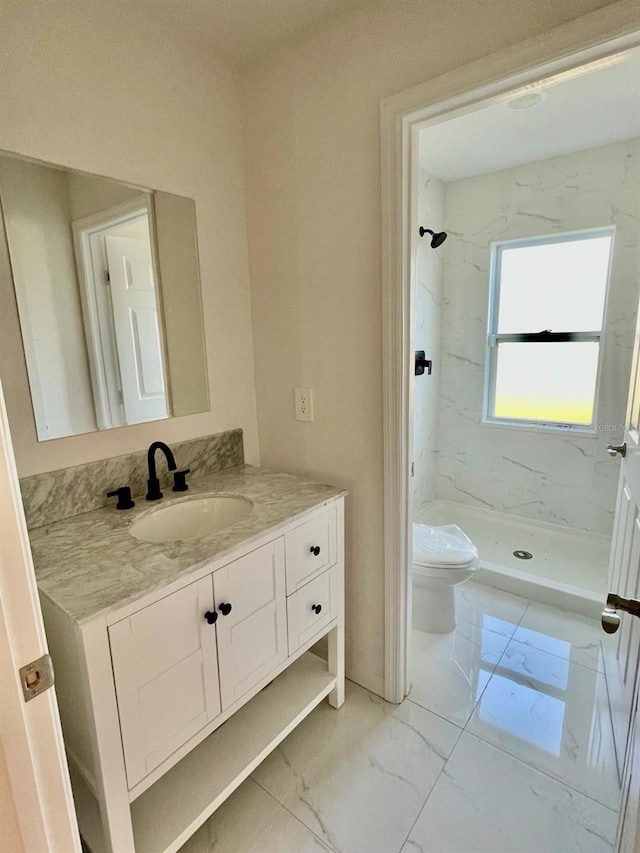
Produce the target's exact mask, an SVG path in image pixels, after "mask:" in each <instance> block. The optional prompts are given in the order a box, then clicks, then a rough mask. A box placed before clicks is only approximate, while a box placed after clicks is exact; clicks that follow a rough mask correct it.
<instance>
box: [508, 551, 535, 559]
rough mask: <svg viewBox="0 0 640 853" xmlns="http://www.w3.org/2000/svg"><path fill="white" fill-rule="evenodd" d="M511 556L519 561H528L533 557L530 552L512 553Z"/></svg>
mask: <svg viewBox="0 0 640 853" xmlns="http://www.w3.org/2000/svg"><path fill="white" fill-rule="evenodd" d="M513 556H514V557H517V558H518V559H519V560H530V559H531V558H532V557H533V554H532V553H531V551H514V552H513Z"/></svg>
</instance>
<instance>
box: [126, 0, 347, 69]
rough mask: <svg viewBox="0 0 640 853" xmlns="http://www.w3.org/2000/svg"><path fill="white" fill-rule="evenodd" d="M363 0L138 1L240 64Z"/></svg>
mask: <svg viewBox="0 0 640 853" xmlns="http://www.w3.org/2000/svg"><path fill="white" fill-rule="evenodd" d="M362 3H363V0H142V4H143V5H146V6H147V7H148V8H149V10H150V11H152V12H153V14H154V16H159V17H161V18H162V19H163V20H164V21H165V22H166V23H168V24H169V25H170V26H174V27H177V28H178V29H182V30H185V31H187V32H190V33H191V34H192V35H196V36H197V37H198V38H200V39H201V40H204V41H206V42H208V43H209V44H212V45H214V46H215V48H216V51H217V52H218V53H219V55H220V56H221V57H222V58H223V59H224V60H225V61H226V62H227V63H228V64H229V65H231V66H232V67H234V68H242V67H245V66H247V65H250V64H251V63H253V62H256V61H257V60H259V59H262V58H264V57H266V56H268V55H269V54H270V53H271V52H272V51H274V50H276V49H277V48H280V47H283V46H284V45H286V44H287V43H289V42H294V41H296V40H297V39H299V38H302V37H304V36H305V35H306V34H307V33H311V32H312V31H313V30H315V29H317V28H318V27H320V26H322V25H323V24H324V23H325V22H326V21H328V20H329V19H331V18H334V17H338V16H339V15H341V14H344V13H345V12H348V11H350V10H351V9H353V8H355V7H356V6H360V5H362Z"/></svg>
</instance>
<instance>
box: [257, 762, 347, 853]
mask: <svg viewBox="0 0 640 853" xmlns="http://www.w3.org/2000/svg"><path fill="white" fill-rule="evenodd" d="M249 779H251V780H252V781H253V782H255V783H256V785H257V786H258V787H259V788H260V789H261V790H262V791H264V792H265V794H266V795H267V796H268V797H271V799H272V800H273V801H274V803H277V804H278V805H279V806H280V807H281V808H283V809H284V810H285V811H286V812H287V814H289V815H291V817H292V818H293V819H294V820H296V821H297V822H298V823H299V824H300V826H302V827H304V829H306V830H307V831H308V832H310V833H311V834H312V835H313V836H314V838H317V839H318V841H320V842H321V843H322V844H324V845H325V847H327V849H328V850H331V851H332V853H339V851H336V849H335V847H332V846H331V845H330V844H329V842H328V841H327V840H326V839H325V838H322V837H321V836H320V835H318V833H317V832H315V830H313V829H311V827H310V826H307V824H306V823H305V822H304V821H302V820H300V818H299V817H298V816H297V815H295V814H294V813H293V812H292V811H290V809H288V808H287V806H285V804H284V803H281V802H280V800H279V799H278V798H277V797H276V796H274V795H273V794H272V793H271V791H267V789H266V788H265V787H264V786H263V785H261V784H260V782H258V780H257V779H254V777H253V774H251V776H249Z"/></svg>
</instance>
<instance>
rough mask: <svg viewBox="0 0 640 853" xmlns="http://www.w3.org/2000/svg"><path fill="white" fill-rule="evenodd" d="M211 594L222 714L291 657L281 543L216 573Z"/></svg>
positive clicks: (236, 561) (254, 553)
mask: <svg viewBox="0 0 640 853" xmlns="http://www.w3.org/2000/svg"><path fill="white" fill-rule="evenodd" d="M213 591H214V595H215V601H216V608H217V609H218V621H217V622H216V631H217V635H218V661H219V668H220V694H221V696H222V708H223V710H224V709H225V708H228V707H229V706H230V705H233V703H234V702H235V701H236V700H237V699H239V698H240V697H241V696H242V695H243V694H245V693H246V692H247V691H248V690H250V689H251V688H252V687H253V686H254V685H255V684H257V683H258V682H259V681H260V680H261V679H262V678H264V677H265V676H267V675H268V674H269V673H270V672H271V671H272V670H274V669H275V668H276V667H277V666H278V664H280V663H282V661H284V659H285V658H286V657H287V605H286V595H285V571H284V542H283V540H282V539H276V540H275V542H270V543H269V544H268V545H263V546H262V547H261V548H258V549H256V550H255V551H252V552H251V553H250V554H247V555H246V556H244V557H241V558H240V559H239V560H234V562H233V563H229V565H227V566H225V567H224V568H222V569H218V571H216V572H214V574H213ZM229 605H231V609H230V610H229V609H228V608H229ZM225 613H226V615H225Z"/></svg>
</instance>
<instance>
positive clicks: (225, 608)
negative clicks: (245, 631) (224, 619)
mask: <svg viewBox="0 0 640 853" xmlns="http://www.w3.org/2000/svg"><path fill="white" fill-rule="evenodd" d="M218 609H219V610H220V613H222V615H223V616H228V615H229V614H230V613H231V611H232V610H233V608H232V607H231V605H230V604H221V605H220V607H219V608H218Z"/></svg>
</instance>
